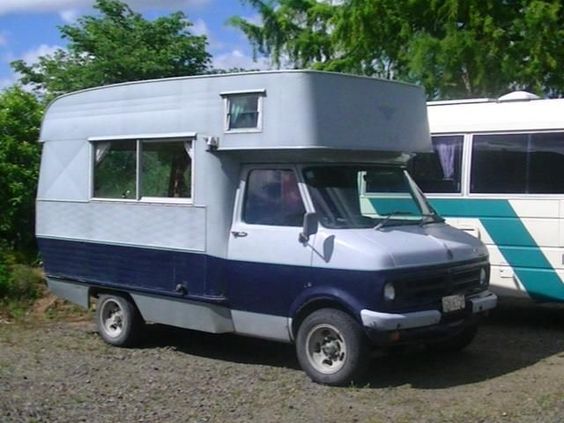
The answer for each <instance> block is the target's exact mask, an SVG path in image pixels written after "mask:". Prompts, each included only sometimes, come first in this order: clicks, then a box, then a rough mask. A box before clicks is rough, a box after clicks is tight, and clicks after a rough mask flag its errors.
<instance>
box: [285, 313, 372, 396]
mask: <svg viewBox="0 0 564 423" xmlns="http://www.w3.org/2000/svg"><path fill="white" fill-rule="evenodd" d="M296 351H297V355H298V361H299V362H300V365H301V367H302V369H303V370H304V371H305V372H306V374H307V375H308V376H309V377H310V378H311V380H313V381H314V382H317V383H322V384H326V385H337V386H338V385H347V384H349V383H353V382H359V377H360V375H361V374H362V372H363V370H364V368H365V367H366V364H367V362H368V352H369V351H368V345H367V341H366V338H365V335H364V332H363V331H362V328H361V327H360V325H359V324H358V323H357V322H356V321H355V320H354V319H353V318H352V317H350V316H349V315H348V314H346V313H344V312H342V311H340V310H336V309H321V310H317V311H315V312H313V313H312V314H310V315H309V316H307V317H306V318H305V320H304V321H303V322H302V324H301V325H300V327H299V329H298V336H297V338H296Z"/></svg>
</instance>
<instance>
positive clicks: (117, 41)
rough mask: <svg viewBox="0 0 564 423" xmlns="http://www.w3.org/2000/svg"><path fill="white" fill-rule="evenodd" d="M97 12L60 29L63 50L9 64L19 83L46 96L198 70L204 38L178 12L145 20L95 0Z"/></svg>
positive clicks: (205, 58) (111, 0)
mask: <svg viewBox="0 0 564 423" xmlns="http://www.w3.org/2000/svg"><path fill="white" fill-rule="evenodd" d="M94 7H95V8H96V9H97V10H98V11H99V12H100V14H99V15H98V16H83V17H81V18H79V19H78V22H77V23H76V24H74V25H64V26H62V27H60V31H61V34H62V37H63V38H65V39H66V40H68V46H67V49H66V50H62V49H60V50H57V51H56V52H55V53H54V54H53V55H48V56H43V57H41V58H40V59H39V62H38V63H36V64H32V65H28V64H26V63H25V62H23V61H22V60H19V61H15V62H13V63H12V66H13V68H14V70H16V71H17V72H19V73H20V74H21V75H22V78H21V81H22V83H24V84H30V85H31V86H33V87H34V88H35V89H37V90H39V91H40V92H44V93H47V94H48V96H56V95H59V94H63V93H66V92H69V91H76V90H79V89H83V88H88V87H93V86H100V85H106V84H112V83H118V82H124V81H136V80H142V79H151V78H163V77H172V76H183V75H194V74H200V73H204V72H205V71H206V69H207V67H208V65H209V63H210V55H209V53H208V52H207V51H206V46H207V40H206V37H205V36H195V35H193V34H192V33H191V32H190V30H189V29H190V27H191V26H192V24H191V23H190V22H189V21H188V19H187V18H186V16H185V15H184V14H183V13H182V12H176V13H172V14H171V15H168V16H164V17H160V18H157V19H155V20H153V21H148V20H146V19H144V18H143V16H142V15H141V14H139V13H137V12H134V11H133V10H131V9H130V8H129V6H127V5H126V4H125V3H123V2H120V1H118V0H97V1H96V4H95V6H94Z"/></svg>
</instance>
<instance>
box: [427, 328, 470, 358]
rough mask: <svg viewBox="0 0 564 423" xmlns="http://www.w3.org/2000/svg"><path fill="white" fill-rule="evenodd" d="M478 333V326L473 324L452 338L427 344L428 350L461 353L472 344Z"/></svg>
mask: <svg viewBox="0 0 564 423" xmlns="http://www.w3.org/2000/svg"><path fill="white" fill-rule="evenodd" d="M477 333H478V325H476V324H473V325H471V326H467V327H465V328H464V329H463V330H462V332H460V333H459V334H457V335H454V336H451V337H450V338H447V339H444V340H441V341H438V342H430V343H428V344H427V349H428V350H430V351H433V352H456V351H461V350H463V349H464V348H466V347H467V346H468V345H470V344H471V343H472V341H473V340H474V338H475V337H476V334H477Z"/></svg>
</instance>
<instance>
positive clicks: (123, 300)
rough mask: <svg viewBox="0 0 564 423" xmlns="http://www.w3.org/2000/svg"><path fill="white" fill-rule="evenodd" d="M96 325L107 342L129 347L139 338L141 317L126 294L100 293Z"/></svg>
mask: <svg viewBox="0 0 564 423" xmlns="http://www.w3.org/2000/svg"><path fill="white" fill-rule="evenodd" d="M96 326H97V327H98V333H99V334H100V336H101V337H102V339H103V340H104V341H106V342H107V343H108V344H111V345H116V346H118V347H130V346H133V345H135V343H136V342H137V341H138V339H139V334H140V332H141V329H142V326H143V319H142V317H141V315H140V314H139V312H138V311H137V308H136V307H135V304H133V302H132V301H131V300H130V299H129V298H127V297H126V296H123V295H120V294H102V295H100V296H99V297H98V301H97V303H96Z"/></svg>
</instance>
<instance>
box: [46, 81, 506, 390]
mask: <svg viewBox="0 0 564 423" xmlns="http://www.w3.org/2000/svg"><path fill="white" fill-rule="evenodd" d="M40 141H41V143H42V147H43V150H42V161H41V171H40V180H39V189H38V198H37V225H36V227H37V239H38V244H39V248H40V252H41V256H42V258H43V262H44V267H45V272H46V275H47V279H48V284H49V287H50V289H51V290H52V291H53V292H54V293H56V294H57V295H59V296H61V297H63V298H66V299H68V300H70V301H72V302H74V303H77V304H80V305H82V306H84V307H88V306H89V305H90V303H91V302H93V299H95V303H96V317H95V319H96V323H97V326H98V331H99V333H100V335H101V337H102V338H103V339H104V340H105V341H106V342H108V343H110V344H113V345H117V346H129V345H133V344H134V342H135V341H136V340H137V339H138V336H139V333H140V330H141V329H142V327H143V324H144V323H146V322H151V323H161V324H167V325H173V326H178V327H181V328H188V329H193V330H199V331H206V332H211V333H236V334H241V335H248V336H254V337H260V338H266V339H271V340H275V341H282V342H292V343H295V345H296V351H297V355H298V358H299V362H300V364H301V366H302V367H303V369H304V370H305V371H306V373H307V374H308V375H309V376H310V378H311V379H313V380H314V381H316V382H320V383H326V384H332V385H341V384H347V383H349V382H351V381H353V380H357V379H358V376H359V375H360V374H362V370H363V367H364V365H365V363H366V361H367V359H368V357H369V352H368V350H369V348H370V347H373V346H389V345H399V344H402V343H409V342H417V343H423V344H426V345H428V347H429V348H433V349H460V348H463V347H465V346H466V345H467V344H468V343H470V341H471V340H472V338H473V337H474V335H475V333H476V327H477V322H478V320H479V317H480V316H481V315H482V314H484V313H485V312H487V310H489V309H491V308H493V307H494V306H495V305H496V296H495V295H494V294H492V293H490V292H489V291H488V278H489V262H488V251H487V249H486V248H485V247H484V245H483V244H482V242H480V241H479V240H477V239H476V238H475V237H472V236H471V235H468V234H466V233H465V232H464V231H460V230H458V229H454V228H452V227H451V226H449V225H447V224H445V223H444V221H443V219H442V218H441V217H440V216H439V215H437V214H436V213H435V212H434V210H433V209H432V208H431V207H430V206H429V204H428V203H427V201H426V199H425V197H424V195H423V194H422V192H421V191H420V189H419V188H418V187H417V185H416V184H415V183H414V182H413V180H412V179H411V177H410V176H409V174H408V173H407V172H406V170H405V163H406V161H407V160H408V159H409V157H410V154H412V153H416V152H421V151H429V150H430V148H431V145H430V138H429V130H428V123H427V114H426V106H425V96H424V93H423V91H422V90H421V89H420V88H418V87H415V86H412V85H408V84H403V83H395V82H390V81H383V80H377V79H373V78H365V77H357V76H349V75H342V74H334V73H323V72H314V71H271V72H253V73H240V74H226V75H215V76H196V77H185V78H173V79H163V80H153V81H144V82H132V83H124V84H119V85H114V86H108V87H100V88H94V89H88V90H85V91H81V92H77V93H73V94H69V95H65V96H63V97H60V98H59V99H57V100H55V101H54V102H53V103H52V104H51V105H50V107H49V108H48V110H47V111H46V114H45V118H44V121H43V125H42V129H41V139H40ZM366 187H370V190H371V192H373V193H374V194H375V195H374V196H373V199H372V201H371V202H370V204H367V203H366V202H365V201H364V200H363V198H362V196H361V192H362V190H363V189H365V188H366Z"/></svg>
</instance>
